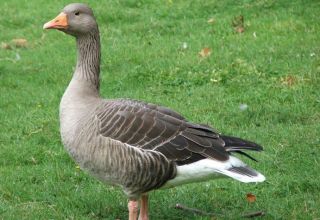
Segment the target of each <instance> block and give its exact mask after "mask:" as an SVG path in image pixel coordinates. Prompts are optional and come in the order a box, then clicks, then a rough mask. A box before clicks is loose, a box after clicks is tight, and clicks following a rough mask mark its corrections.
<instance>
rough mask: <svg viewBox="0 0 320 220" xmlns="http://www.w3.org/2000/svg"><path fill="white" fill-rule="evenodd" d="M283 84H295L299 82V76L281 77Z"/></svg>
mask: <svg viewBox="0 0 320 220" xmlns="http://www.w3.org/2000/svg"><path fill="white" fill-rule="evenodd" d="M280 81H281V84H282V85H286V86H293V85H294V84H295V83H296V82H297V78H296V77H295V76H292V75H288V76H285V77H281V79H280Z"/></svg>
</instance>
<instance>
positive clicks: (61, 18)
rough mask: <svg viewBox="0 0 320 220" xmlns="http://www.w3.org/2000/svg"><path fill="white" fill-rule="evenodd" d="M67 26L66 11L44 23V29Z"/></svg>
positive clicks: (64, 27)
mask: <svg viewBox="0 0 320 220" xmlns="http://www.w3.org/2000/svg"><path fill="white" fill-rule="evenodd" d="M67 27H68V19H67V15H66V14H65V13H64V12H61V13H60V14H59V15H58V16H57V17H56V18H54V19H53V20H51V21H49V22H47V23H45V24H44V25H43V29H66V28H67Z"/></svg>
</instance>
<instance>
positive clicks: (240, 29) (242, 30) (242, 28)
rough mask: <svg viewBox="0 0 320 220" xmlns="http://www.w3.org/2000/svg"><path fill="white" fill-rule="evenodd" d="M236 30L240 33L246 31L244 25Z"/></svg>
mask: <svg viewBox="0 0 320 220" xmlns="http://www.w3.org/2000/svg"><path fill="white" fill-rule="evenodd" d="M236 32H238V33H240V34H241V33H243V32H244V27H237V28H236Z"/></svg>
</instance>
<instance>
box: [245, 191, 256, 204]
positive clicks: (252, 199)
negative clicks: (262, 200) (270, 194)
mask: <svg viewBox="0 0 320 220" xmlns="http://www.w3.org/2000/svg"><path fill="white" fill-rule="evenodd" d="M256 199H257V198H256V196H255V195H254V194H252V193H247V201H248V202H255V201H256Z"/></svg>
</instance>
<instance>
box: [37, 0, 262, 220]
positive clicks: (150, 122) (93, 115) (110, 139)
mask: <svg viewBox="0 0 320 220" xmlns="http://www.w3.org/2000/svg"><path fill="white" fill-rule="evenodd" d="M43 28H44V29H57V30H59V31H62V32H64V33H66V34H68V35H71V36H73V37H75V40H76V45H77V63H76V68H75V71H74V73H73V76H72V79H71V81H70V83H69V85H68V87H67V89H66V90H65V92H64V94H63V96H62V98H61V102H60V109H59V117H60V133H61V140H62V143H63V145H64V147H65V149H66V150H67V151H68V153H69V154H70V156H71V157H72V158H73V159H74V160H75V162H76V163H77V164H78V165H79V166H80V167H81V169H83V170H84V171H86V172H88V173H89V174H91V175H92V176H94V177H96V178H97V179H98V180H100V181H102V182H103V183H105V184H111V185H116V186H120V187H121V188H122V189H123V191H124V193H125V194H126V195H127V196H128V212H129V220H135V219H137V218H138V217H139V219H142V220H147V219H149V217H148V216H149V215H148V192H150V191H152V190H156V189H164V188H170V187H175V186H179V185H181V184H186V183H192V182H199V181H205V180H210V179H215V178H219V177H231V178H233V179H235V180H238V181H241V182H245V183H248V182H262V181H264V180H265V177H264V176H263V175H262V174H261V173H259V172H258V171H256V170H254V169H252V168H250V167H249V166H248V165H246V164H245V163H244V162H242V161H241V160H240V159H238V158H237V157H235V156H234V155H233V154H234V153H239V154H242V155H245V156H247V157H249V158H251V159H254V158H253V157H251V156H250V155H248V154H247V153H245V152H244V151H243V150H252V151H262V147H261V146H260V145H258V144H256V143H254V142H251V141H246V140H243V139H241V138H238V137H232V136H226V135H223V134H221V133H219V132H218V131H216V130H215V129H214V128H212V127H210V126H207V125H204V124H198V123H193V122H190V121H188V120H187V119H186V118H184V117H183V116H182V115H180V114H179V113H177V112H176V111H173V110H171V109H169V108H166V107H163V106H159V105H155V104H151V103H147V102H143V101H137V100H130V99H103V98H102V97H101V96H100V92H99V88H100V79H99V74H100V34H99V29H98V25H97V22H96V19H95V17H94V14H93V11H92V9H91V8H89V7H88V6H87V5H85V4H82V3H72V4H69V5H67V6H65V7H64V8H63V9H62V11H61V13H60V14H59V15H58V16H57V17H56V18H54V19H53V20H51V21H49V22H47V23H45V24H44V26H43ZM139 210H140V211H139Z"/></svg>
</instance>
